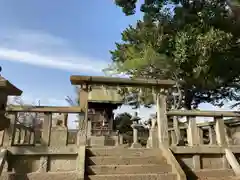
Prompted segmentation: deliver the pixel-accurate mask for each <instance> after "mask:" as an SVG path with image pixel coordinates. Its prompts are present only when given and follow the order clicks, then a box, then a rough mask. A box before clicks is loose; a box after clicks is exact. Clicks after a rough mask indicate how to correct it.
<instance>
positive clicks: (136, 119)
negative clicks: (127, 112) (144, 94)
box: [131, 112, 141, 148]
mask: <svg viewBox="0 0 240 180" xmlns="http://www.w3.org/2000/svg"><path fill="white" fill-rule="evenodd" d="M140 119H141V118H139V117H138V114H137V112H135V113H134V115H133V116H132V118H131V121H132V122H133V123H132V126H131V127H132V128H133V143H132V146H131V147H132V148H140V147H141V144H139V143H138V128H139V127H141V125H139V124H138V122H139V120H140Z"/></svg>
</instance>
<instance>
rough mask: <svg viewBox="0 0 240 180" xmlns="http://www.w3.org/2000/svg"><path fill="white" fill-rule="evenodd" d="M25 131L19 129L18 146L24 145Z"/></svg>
mask: <svg viewBox="0 0 240 180" xmlns="http://www.w3.org/2000/svg"><path fill="white" fill-rule="evenodd" d="M25 136H26V131H25V129H23V128H20V144H24V143H25Z"/></svg>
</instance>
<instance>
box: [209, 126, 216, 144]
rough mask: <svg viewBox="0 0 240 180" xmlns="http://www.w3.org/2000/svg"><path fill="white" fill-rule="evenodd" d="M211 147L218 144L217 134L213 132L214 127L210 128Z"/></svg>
mask: <svg viewBox="0 0 240 180" xmlns="http://www.w3.org/2000/svg"><path fill="white" fill-rule="evenodd" d="M209 140H210V142H209V145H215V144H216V134H215V132H214V130H213V127H212V126H209Z"/></svg>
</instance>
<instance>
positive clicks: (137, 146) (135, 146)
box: [131, 143, 142, 148]
mask: <svg viewBox="0 0 240 180" xmlns="http://www.w3.org/2000/svg"><path fill="white" fill-rule="evenodd" d="M131 148H142V145H141V144H139V143H132V145H131Z"/></svg>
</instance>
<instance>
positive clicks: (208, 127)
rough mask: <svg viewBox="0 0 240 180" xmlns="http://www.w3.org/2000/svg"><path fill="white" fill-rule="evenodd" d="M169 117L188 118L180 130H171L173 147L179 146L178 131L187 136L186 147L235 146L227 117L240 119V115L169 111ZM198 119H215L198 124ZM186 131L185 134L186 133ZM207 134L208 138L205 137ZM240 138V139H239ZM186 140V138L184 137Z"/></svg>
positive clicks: (235, 113)
mask: <svg viewBox="0 0 240 180" xmlns="http://www.w3.org/2000/svg"><path fill="white" fill-rule="evenodd" d="M167 116H168V117H170V116H180V117H186V119H187V122H186V123H185V126H181V127H179V128H169V129H168V132H169V141H170V143H171V145H174V144H178V142H176V141H177V137H176V134H177V132H176V130H178V131H182V132H183V133H178V134H182V136H184V134H186V141H187V143H186V144H182V145H186V146H195V145H218V146H226V145H234V144H233V142H232V134H231V132H230V130H229V128H228V127H227V126H226V125H225V123H224V118H225V117H226V118H227V117H240V113H237V112H231V111H225V112H224V111H184V110H182V111H168V112H167ZM196 117H212V118H213V119H214V121H213V122H211V123H200V124H197V122H196ZM184 131H185V133H184ZM204 134H207V137H205V138H204V137H203V135H204ZM206 138H207V140H206ZM239 138H240V137H239ZM183 139H184V137H183Z"/></svg>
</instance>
